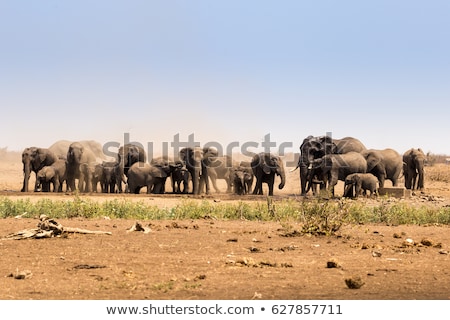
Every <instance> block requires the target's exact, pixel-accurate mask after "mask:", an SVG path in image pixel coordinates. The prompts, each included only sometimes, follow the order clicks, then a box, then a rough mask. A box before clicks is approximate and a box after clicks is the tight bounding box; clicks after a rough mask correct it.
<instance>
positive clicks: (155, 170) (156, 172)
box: [150, 166, 167, 178]
mask: <svg viewBox="0 0 450 320" xmlns="http://www.w3.org/2000/svg"><path fill="white" fill-rule="evenodd" d="M150 175H151V176H152V177H154V178H166V177H167V173H166V172H165V171H164V170H163V168H161V167H157V166H152V169H151V171H150Z"/></svg>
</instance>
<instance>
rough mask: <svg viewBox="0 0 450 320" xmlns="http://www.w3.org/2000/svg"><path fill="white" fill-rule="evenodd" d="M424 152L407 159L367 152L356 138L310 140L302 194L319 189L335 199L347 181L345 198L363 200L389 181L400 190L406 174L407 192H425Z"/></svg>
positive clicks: (304, 153)
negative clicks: (336, 189) (339, 184)
mask: <svg viewBox="0 0 450 320" xmlns="http://www.w3.org/2000/svg"><path fill="white" fill-rule="evenodd" d="M425 159H426V156H425V154H424V153H423V151H422V150H421V149H420V148H419V149H414V148H411V149H410V150H408V151H406V152H405V153H404V154H403V155H401V154H399V153H398V152H397V151H395V150H393V149H391V148H386V149H382V150H377V149H367V148H366V147H365V146H364V144H363V143H362V142H361V141H359V140H358V139H356V138H353V137H345V138H342V139H332V138H331V137H330V136H318V137H314V136H308V137H306V138H305V139H304V140H303V143H302V144H301V146H300V157H299V161H298V164H297V167H296V168H295V169H294V170H296V169H298V168H300V187H301V194H302V195H306V194H307V193H308V192H309V191H310V190H311V188H312V191H313V193H314V194H315V193H317V186H318V185H320V188H321V189H322V190H326V191H328V192H329V194H331V195H332V196H334V187H335V185H336V184H337V182H338V181H339V180H341V181H344V196H356V197H357V196H359V195H360V194H361V193H366V191H369V192H370V193H371V194H376V193H377V190H378V188H383V187H384V185H385V181H386V180H390V181H391V182H392V185H393V186H394V187H396V186H398V181H399V178H400V177H401V175H402V173H403V176H404V179H405V188H406V189H423V188H424V165H425Z"/></svg>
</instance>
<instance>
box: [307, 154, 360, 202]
mask: <svg viewBox="0 0 450 320" xmlns="http://www.w3.org/2000/svg"><path fill="white" fill-rule="evenodd" d="M309 168H310V169H309V170H310V172H309V174H308V176H309V178H310V181H309V184H308V185H309V187H310V186H311V185H312V184H313V181H312V180H313V179H314V177H316V176H317V177H318V178H319V180H320V181H323V184H322V186H321V188H322V189H325V186H326V188H327V189H328V192H329V193H330V194H331V195H332V196H333V197H334V187H335V186H336V184H337V183H338V180H341V181H345V178H346V177H347V176H348V175H349V174H352V173H366V172H367V161H366V159H365V158H364V157H363V155H362V154H361V153H359V152H354V151H350V152H347V153H344V154H326V155H324V156H323V157H322V158H319V159H314V160H313V161H312V163H311V164H310V166H309ZM308 191H309V190H308V189H307V190H306V192H308Z"/></svg>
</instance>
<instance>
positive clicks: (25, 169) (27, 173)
mask: <svg viewBox="0 0 450 320" xmlns="http://www.w3.org/2000/svg"><path fill="white" fill-rule="evenodd" d="M30 174H31V165H30V161H29V160H28V161H25V162H24V164H23V186H22V190H21V191H22V192H28V181H29V180H30Z"/></svg>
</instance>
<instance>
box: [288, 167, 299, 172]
mask: <svg viewBox="0 0 450 320" xmlns="http://www.w3.org/2000/svg"><path fill="white" fill-rule="evenodd" d="M297 169H298V166H296V167H295V168H294V169H291V170H289V172H294V171H295V170H297Z"/></svg>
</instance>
